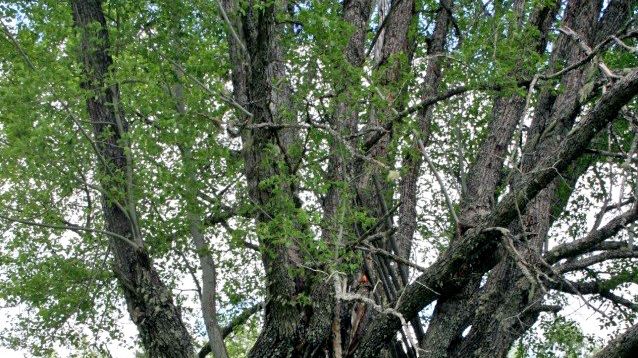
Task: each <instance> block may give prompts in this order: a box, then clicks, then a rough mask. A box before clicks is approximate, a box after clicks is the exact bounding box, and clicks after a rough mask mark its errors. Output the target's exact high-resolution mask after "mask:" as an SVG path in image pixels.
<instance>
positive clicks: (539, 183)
mask: <svg viewBox="0 0 638 358" xmlns="http://www.w3.org/2000/svg"><path fill="white" fill-rule="evenodd" d="M636 93H638V70H633V71H631V72H630V73H629V74H628V75H626V76H625V77H623V78H622V79H621V80H619V81H618V82H617V83H616V84H614V85H613V86H612V87H611V88H610V90H609V91H608V92H606V93H605V94H604V95H603V96H602V97H601V98H600V100H599V101H598V103H597V104H596V105H595V106H594V108H592V110H591V111H590V112H589V113H588V114H587V115H585V116H584V118H583V119H582V121H581V122H580V123H579V125H578V126H576V127H575V128H574V129H573V130H572V131H570V133H569V134H568V135H567V137H566V138H565V140H564V141H563V142H562V143H561V145H560V146H559V147H558V148H557V149H556V151H555V152H554V154H553V155H551V156H549V157H546V158H543V159H542V160H540V161H539V162H538V164H537V165H536V167H535V169H534V170H532V171H530V172H529V173H528V174H525V175H523V176H522V177H520V178H517V179H516V184H514V185H513V188H512V192H511V193H509V194H507V195H506V196H505V197H504V198H503V199H502V200H501V201H500V202H499V203H498V204H497V205H496V207H495V209H494V210H493V211H492V213H491V214H490V216H488V218H486V219H485V220H484V221H483V222H482V223H481V225H480V226H479V227H477V228H473V229H469V230H468V231H467V232H466V233H465V234H464V235H463V236H462V237H461V238H460V239H459V240H457V241H456V242H454V243H452V245H451V247H450V248H449V249H448V250H447V251H446V253H444V254H443V256H442V257H441V258H439V259H438V260H437V261H436V262H435V263H434V264H432V266H430V267H429V268H428V269H427V270H426V271H425V272H424V273H423V274H421V275H420V276H419V277H418V278H417V279H416V281H415V282H414V283H412V284H410V285H408V286H407V287H406V288H405V291H404V292H403V293H402V299H400V300H399V301H398V302H396V310H397V312H398V313H399V314H400V315H402V316H403V317H404V318H405V319H408V320H409V319H411V318H413V317H414V316H415V315H416V314H417V313H418V312H419V311H420V310H421V309H423V308H424V307H426V306H427V305H428V304H430V303H432V302H433V301H434V300H436V299H437V297H438V296H439V295H440V294H450V293H453V292H456V291H457V290H459V289H460V288H461V287H463V286H464V285H465V284H466V283H467V278H466V275H467V274H468V273H476V272H486V271H487V270H489V269H490V268H491V267H493V266H494V265H495V264H496V262H494V261H495V260H494V258H493V256H494V255H493V251H491V250H493V249H494V246H493V245H494V244H495V241H496V239H497V237H500V235H494V234H490V233H491V232H492V231H491V230H489V228H491V227H503V226H507V225H508V224H509V223H510V222H511V221H512V220H514V219H515V218H516V216H517V212H518V211H519V210H524V209H525V208H526V206H527V204H528V203H529V202H530V200H532V199H534V198H535V197H536V195H537V194H538V193H539V192H540V191H541V190H543V189H544V188H545V187H546V186H547V185H549V184H550V183H551V182H552V181H553V180H554V178H556V177H557V176H558V174H560V173H563V172H564V171H565V170H567V168H568V166H569V164H571V163H572V162H573V161H574V160H575V159H576V158H578V157H579V156H580V155H581V153H582V151H583V150H584V149H585V148H586V147H587V145H588V144H589V142H590V140H591V139H592V138H593V137H594V136H595V135H596V134H597V133H598V132H599V131H600V130H602V129H603V128H604V127H605V126H606V125H607V124H608V123H610V122H611V121H612V120H613V119H615V118H616V116H617V114H618V112H619V111H620V108H621V107H622V106H624V105H625V104H626V103H628V102H629V101H630V100H631V99H632V98H633V97H634V96H635V95H636ZM400 325H401V321H400V319H399V317H397V315H395V314H390V313H384V314H381V315H380V316H379V317H378V318H377V319H375V321H374V322H373V323H372V325H371V326H370V328H369V329H368V333H367V334H366V336H365V337H364V340H363V342H362V344H361V346H360V349H359V350H358V351H357V356H359V357H366V356H369V355H370V354H374V352H375V351H377V350H378V349H379V348H380V347H381V346H382V345H383V343H384V342H386V341H387V339H388V338H390V337H391V336H392V335H393V334H394V332H396V330H397V329H398V328H399V327H400Z"/></svg>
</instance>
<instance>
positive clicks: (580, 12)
mask: <svg viewBox="0 0 638 358" xmlns="http://www.w3.org/2000/svg"><path fill="white" fill-rule="evenodd" d="M623 2H624V3H625V4H621V3H623ZM599 7H600V4H599V2H597V1H589V2H578V1H575V2H570V3H569V4H568V6H567V9H566V18H565V20H564V25H563V26H567V27H569V28H572V29H575V31H576V32H577V33H579V34H581V35H582V36H584V37H583V38H584V39H588V41H591V42H594V41H602V39H604V38H605V37H607V36H609V35H611V34H612V33H614V32H615V31H617V30H618V29H619V28H620V26H622V25H623V24H624V22H625V21H626V19H627V17H628V16H629V11H628V3H627V2H625V1H616V2H614V3H611V4H610V6H609V7H608V8H607V10H606V12H605V14H604V16H603V17H602V19H601V20H600V22H599V26H597V28H598V29H599V31H603V32H597V33H596V32H594V31H593V28H592V27H591V26H590V25H589V24H590V23H593V22H595V21H597V18H598V17H597V13H598V12H599V11H600V8H599ZM611 19H613V20H611ZM607 21H613V22H614V23H613V25H611V26H601V25H600V24H601V23H602V24H604V23H606V22H607ZM601 29H602V30H601ZM583 56H585V54H584V53H582V50H581V49H580V47H579V46H578V45H577V44H575V43H573V41H569V38H568V37H567V36H562V37H560V38H559V40H558V44H557V47H556V48H555V51H554V53H553V60H552V67H554V66H556V65H557V63H558V61H563V60H564V59H565V57H566V61H567V62H568V63H575V62H577V61H579V60H580V58H582V57H583ZM594 67H595V66H594V65H588V66H583V67H582V68H579V69H577V70H574V71H572V72H571V73H568V74H566V75H565V76H564V78H563V80H562V85H563V86H564V88H565V90H564V91H563V92H562V93H560V94H559V95H558V96H557V97H555V96H553V95H552V94H551V93H550V92H549V91H547V90H545V91H543V92H542V93H541V95H540V100H539V103H541V104H540V105H538V108H537V112H536V116H535V118H534V121H533V122H532V125H531V128H530V133H531V135H530V137H531V138H532V139H531V141H530V142H531V143H528V145H527V146H526V148H525V149H526V150H525V151H524V157H523V163H522V169H523V171H524V172H528V171H530V170H532V168H533V167H534V165H535V163H536V162H537V161H538V160H539V159H540V158H542V157H544V156H547V155H550V154H551V153H552V152H553V151H554V150H555V148H556V147H557V146H558V145H559V143H560V142H561V141H562V140H563V138H564V137H565V135H566V133H567V131H568V130H569V129H571V127H572V125H573V121H574V117H575V114H576V113H578V111H579V110H580V99H579V97H578V96H581V97H583V96H586V94H584V93H583V86H584V84H585V82H586V81H588V79H587V77H588V76H587V74H588V73H590V72H591V70H592V69H593V68H594ZM548 126H553V129H549V130H548V129H547V128H548ZM534 133H544V139H543V140H541V141H540V143H538V142H537V141H536V140H535V139H534V136H535V134H534ZM547 133H551V134H547ZM537 143H538V144H537ZM529 144H531V145H529ZM588 166H589V164H588V163H587V162H583V163H580V164H577V165H575V166H574V167H573V168H572V169H571V170H570V173H571V174H570V175H568V176H563V177H562V178H561V179H560V180H559V179H556V180H555V181H554V182H553V183H551V184H550V185H549V186H548V187H547V188H545V189H544V190H543V191H541V192H540V193H539V194H538V196H537V197H536V198H535V199H534V200H533V201H532V202H531V203H530V204H529V205H528V207H527V210H526V211H525V212H524V215H523V216H522V217H521V218H520V219H519V220H518V221H514V222H513V223H512V225H511V226H513V227H512V228H511V232H512V233H513V235H520V237H521V238H522V239H523V240H524V242H526V244H524V245H522V247H520V248H519V251H520V252H521V253H522V255H523V256H524V258H525V260H526V261H527V262H529V263H532V264H533V265H534V266H536V267H540V268H543V265H542V264H541V263H540V262H539V257H540V255H541V254H542V250H543V248H544V246H545V245H546V242H547V232H548V230H549V227H550V226H551V223H552V222H553V220H554V218H553V217H552V212H554V211H555V209H556V208H557V207H561V208H562V207H563V206H564V205H565V204H566V203H567V199H566V198H563V199H559V198H558V196H557V189H558V187H559V186H563V187H566V188H567V189H566V188H563V189H562V190H563V191H564V190H569V191H570V192H571V188H572V187H573V185H574V184H575V183H576V181H577V180H578V177H579V176H580V175H581V174H582V173H584V172H585V171H586V170H587V168H588ZM564 180H567V181H568V182H569V183H567V184H564V183H563V181H564ZM567 197H569V196H567ZM521 225H523V226H522V227H521ZM513 260H514V259H513V258H512V257H509V256H505V257H504V259H503V262H502V263H501V264H499V266H497V267H496V268H495V269H494V270H493V272H492V273H491V274H490V277H489V278H488V281H487V283H486V285H485V288H484V293H483V294H482V297H481V298H480V302H482V303H481V304H480V305H479V309H478V311H477V315H476V317H475V319H474V321H473V322H471V324H472V330H471V331H470V332H469V334H468V335H467V337H465V339H464V341H463V344H462V345H461V346H460V347H459V348H458V349H456V351H455V355H456V356H458V357H465V356H477V357H498V356H506V355H507V353H508V352H509V348H510V347H511V345H512V344H513V342H514V341H515V340H516V339H517V338H519V337H520V336H521V335H522V334H523V333H524V332H525V331H526V330H527V329H529V327H531V325H533V324H534V322H535V321H536V319H537V318H538V313H539V312H538V311H537V310H532V309H530V307H533V306H535V305H538V304H540V303H541V301H542V298H543V294H542V292H540V291H539V287H537V285H535V284H531V283H529V282H527V281H528V280H527V279H525V278H524V277H523V274H522V273H521V271H520V269H519V268H518V267H517V266H516V265H515V264H514V261H513ZM511 317H519V318H520V319H519V320H513V319H511Z"/></svg>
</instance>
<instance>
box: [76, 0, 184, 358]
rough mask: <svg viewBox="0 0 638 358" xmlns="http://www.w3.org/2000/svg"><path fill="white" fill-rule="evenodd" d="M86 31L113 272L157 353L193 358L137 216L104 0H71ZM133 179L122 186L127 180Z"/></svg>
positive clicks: (84, 52)
mask: <svg viewBox="0 0 638 358" xmlns="http://www.w3.org/2000/svg"><path fill="white" fill-rule="evenodd" d="M71 5H72V10H73V19H74V21H75V25H76V27H77V28H78V29H79V30H80V33H81V36H82V37H81V59H82V65H83V70H84V76H85V78H84V82H83V84H82V87H83V88H85V89H87V90H88V91H90V93H91V95H90V97H89V98H88V99H87V108H88V112H89V116H90V120H91V122H92V123H93V129H94V134H95V143H96V147H97V148H98V153H97V155H98V157H99V158H98V168H99V173H100V174H99V175H100V178H101V179H100V184H101V186H102V188H103V190H104V191H105V192H106V193H109V194H110V195H108V196H107V195H104V196H103V198H102V207H103V213H104V221H105V223H106V228H107V230H108V231H110V232H112V233H115V234H117V235H119V238H111V239H110V241H109V245H110V249H111V251H112V252H113V256H114V262H113V270H114V272H115V274H116V276H117V278H118V281H119V283H120V285H121V287H122V290H123V291H124V297H125V300H126V303H127V307H128V311H129V314H130V316H131V319H132V320H133V322H134V323H135V324H136V326H137V328H138V330H139V333H140V337H141V339H142V343H143V345H144V349H145V350H146V352H147V354H149V355H150V356H151V357H191V356H192V355H193V346H192V341H191V337H190V335H189V333H188V331H187V329H186V327H185V326H184V323H183V322H182V317H181V313H180V310H179V308H178V307H177V306H175V304H174V303H173V300H172V297H171V293H170V291H169V290H168V288H167V287H166V286H165V285H164V284H163V283H162V281H161V280H160V278H159V275H158V273H157V271H156V270H155V269H154V267H153V266H152V262H151V259H150V258H149V256H148V254H147V252H146V250H145V249H144V248H143V241H142V239H141V237H140V231H139V228H138V226H137V224H138V223H137V222H136V219H135V209H134V204H135V203H134V202H133V199H132V195H131V192H130V181H131V180H132V179H131V172H130V171H131V170H132V168H131V166H130V164H131V163H130V158H128V157H127V153H126V152H125V150H124V148H123V147H124V144H123V143H125V142H126V139H125V138H124V137H125V135H126V132H127V124H126V122H125V119H124V112H123V111H122V108H121V107H119V91H118V88H117V86H116V85H108V79H109V76H110V66H111V63H112V60H111V57H110V55H109V38H108V30H107V27H106V20H105V18H104V14H103V12H102V9H101V2H100V1H98V0H74V1H72V2H71ZM123 182H124V183H128V184H129V185H127V184H121V183H123Z"/></svg>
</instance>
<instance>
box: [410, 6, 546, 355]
mask: <svg viewBox="0 0 638 358" xmlns="http://www.w3.org/2000/svg"><path fill="white" fill-rule="evenodd" d="M515 7H516V8H520V7H519V6H515ZM557 10H558V9H557V7H556V6H552V5H550V6H546V7H543V8H539V9H538V10H536V11H534V13H533V14H532V15H531V18H530V20H529V22H530V24H532V25H533V26H535V27H536V28H538V30H539V31H540V34H541V36H540V37H539V39H538V44H537V46H536V48H537V49H538V50H539V51H540V52H542V51H544V48H545V37H546V34H547V32H548V30H549V28H550V25H551V24H552V22H553V19H554V16H555V14H556V12H557ZM518 16H519V17H520V18H522V17H523V14H522V13H519V14H518ZM512 30H514V28H512ZM519 67H520V66H519ZM521 71H522V69H521V68H518V69H517V70H515V71H514V73H517V74H519V73H520V72H521ZM524 75H529V74H524ZM524 109H525V98H523V97H521V96H519V95H511V96H508V97H497V98H495V99H494V104H493V110H492V118H491V121H490V123H489V125H488V128H487V133H488V135H487V137H486V139H485V140H484V141H483V143H482V144H481V147H480V148H479V151H478V155H477V158H476V160H475V162H474V163H472V165H471V166H470V169H469V171H468V175H467V177H468V181H467V192H466V193H465V195H464V196H463V198H462V200H461V212H460V215H459V220H460V225H461V231H464V230H466V229H467V228H471V227H474V226H476V225H478V224H479V223H480V221H481V220H482V219H483V218H484V217H485V216H486V215H488V214H489V213H490V212H491V210H492V208H493V204H494V200H495V196H496V190H497V187H498V185H499V182H500V180H501V175H502V167H503V163H504V162H505V157H506V156H507V153H508V151H507V149H508V146H509V145H510V143H511V141H512V135H513V134H514V131H515V129H516V126H517V124H518V123H519V122H520V121H521V120H522V118H523V115H524V113H523V111H524ZM472 276H473V277H472V279H471V280H470V282H469V283H468V284H467V285H466V287H464V289H463V290H462V291H461V292H459V293H457V294H455V295H453V296H451V297H443V298H441V299H439V300H438V302H437V305H436V307H435V310H434V313H433V316H432V319H431V320H430V324H429V326H428V331H427V335H426V339H425V340H424V342H423V344H422V348H423V349H424V350H426V351H427V354H426V356H427V357H447V356H448V355H449V354H450V351H451V350H453V349H454V347H455V346H456V345H457V344H458V343H459V342H460V341H461V339H462V337H461V334H462V332H463V331H464V330H465V329H466V328H467V326H468V325H469V322H470V321H471V318H472V317H473V316H474V310H475V308H476V307H477V304H479V303H480V302H479V301H478V300H477V297H476V296H477V294H478V293H479V286H480V282H481V277H482V275H481V274H480V273H477V274H474V275H472Z"/></svg>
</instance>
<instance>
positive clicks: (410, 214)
mask: <svg viewBox="0 0 638 358" xmlns="http://www.w3.org/2000/svg"><path fill="white" fill-rule="evenodd" d="M452 3H453V2H452V0H443V1H442V2H441V5H440V7H439V10H438V12H437V16H436V23H435V26H434V32H433V33H432V39H431V41H430V42H429V48H428V55H430V56H431V59H430V62H429V63H428V66H427V69H426V74H425V83H424V84H423V86H422V93H423V95H422V97H423V98H425V97H430V96H433V95H435V94H436V93H438V88H439V84H440V82H441V67H442V63H443V59H442V57H441V56H439V55H440V54H442V53H444V52H445V46H446V43H447V36H448V30H449V22H450V12H449V11H448V10H446V9H451V8H452V6H453V5H452ZM432 107H433V106H426V107H423V108H422V109H421V110H420V111H419V113H418V115H417V118H418V120H419V130H420V133H421V140H422V141H423V143H424V146H427V145H428V143H429V138H430V133H431V129H430V125H431V123H432V111H433V108H432ZM404 162H405V164H404V165H403V166H404V167H405V168H406V172H405V174H404V175H403V177H402V178H401V183H400V184H399V194H400V198H401V207H400V208H399V228H398V230H397V233H396V238H397V244H398V246H399V252H398V253H397V254H398V255H400V256H402V257H404V258H405V259H408V260H409V259H410V255H411V252H412V239H413V237H414V233H415V231H416V221H417V220H416V214H417V213H416V203H417V197H416V194H417V182H418V179H419V174H420V169H421V164H422V162H423V156H422V154H421V151H420V150H419V146H418V144H417V143H416V141H415V143H414V145H413V148H412V151H411V152H410V154H409V155H407V156H406V157H405V158H404ZM401 269H402V270H403V271H404V273H403V275H406V276H407V267H405V266H402V267H401Z"/></svg>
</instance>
